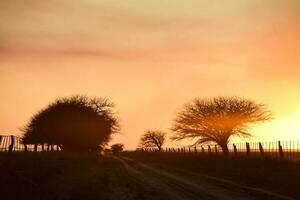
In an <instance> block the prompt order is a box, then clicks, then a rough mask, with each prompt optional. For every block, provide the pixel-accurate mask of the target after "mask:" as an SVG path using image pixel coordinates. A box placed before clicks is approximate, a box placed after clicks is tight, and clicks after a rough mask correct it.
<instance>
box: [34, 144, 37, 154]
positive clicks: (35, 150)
mask: <svg viewBox="0 0 300 200" xmlns="http://www.w3.org/2000/svg"><path fill="white" fill-rule="evenodd" d="M34 152H37V144H34Z"/></svg>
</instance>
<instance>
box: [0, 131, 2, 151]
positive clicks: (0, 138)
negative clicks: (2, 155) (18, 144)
mask: <svg viewBox="0 0 300 200" xmlns="http://www.w3.org/2000/svg"><path fill="white" fill-rule="evenodd" d="M1 141H2V135H0V151H2V147H1Z"/></svg>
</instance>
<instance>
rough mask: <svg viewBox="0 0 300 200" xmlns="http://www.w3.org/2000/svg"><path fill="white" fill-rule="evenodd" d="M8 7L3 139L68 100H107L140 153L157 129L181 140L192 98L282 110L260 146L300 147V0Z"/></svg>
mask: <svg viewBox="0 0 300 200" xmlns="http://www.w3.org/2000/svg"><path fill="white" fill-rule="evenodd" d="M0 9H1V12H0V91H1V94H0V95H1V96H0V134H16V135H19V134H21V131H20V130H19V129H20V128H21V127H22V126H24V125H25V124H26V123H27V122H28V120H29V119H30V117H31V116H32V115H33V114H34V113H36V112H37V111H38V110H39V109H41V108H43V107H44V106H46V105H47V104H48V103H49V102H51V101H53V100H54V99H56V98H57V97H63V96H70V95H73V94H84V95H89V96H105V97H108V98H110V99H111V100H112V101H113V102H115V104H116V111H117V114H118V115H119V117H120V120H121V125H122V132H123V134H122V135H118V136H116V137H114V141H113V142H121V143H124V144H125V146H126V147H127V148H128V149H134V148H135V147H136V146H137V144H138V139H139V137H140V135H141V134H142V133H143V132H144V131H145V130H147V129H162V130H165V131H168V132H170V130H169V128H170V127H171V124H172V119H173V118H174V116H175V114H176V112H177V111H178V110H179V109H180V108H181V106H182V105H183V104H184V103H186V102H188V101H190V100H192V99H193V98H195V97H214V96H240V97H245V98H250V99H253V100H256V101H257V102H262V103H265V104H267V105H268V108H269V109H270V110H271V111H272V112H273V113H274V119H273V120H272V121H271V122H267V123H265V124H262V125H258V126H257V127H255V128H254V129H253V130H252V132H253V133H254V137H253V138H252V139H251V140H252V141H277V140H300V39H299V37H300V1H299V0H288V1H287V0H263V1H262V0H224V1H220V0H205V1H204V0H188V1H182V0H172V1H170V0H169V1H168V0H148V1H147V0H128V1H124V0H101V1H99V0H77V1H74V0H49V1H40V0H26V1H25V0H1V1H0ZM248 140H249V139H248ZM168 145H179V144H178V143H175V144H174V143H173V144H170V143H169V144H168Z"/></svg>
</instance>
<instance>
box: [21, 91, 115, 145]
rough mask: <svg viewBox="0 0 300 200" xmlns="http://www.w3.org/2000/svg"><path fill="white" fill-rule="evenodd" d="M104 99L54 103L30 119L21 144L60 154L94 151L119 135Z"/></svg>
mask: <svg viewBox="0 0 300 200" xmlns="http://www.w3.org/2000/svg"><path fill="white" fill-rule="evenodd" d="M113 107H114V105H113V104H112V103H110V102H109V101H108V100H107V99H106V98H88V97H85V96H73V97H70V98H62V99H58V100H56V101H55V102H53V103H52V104H50V105H49V106H47V107H46V108H45V109H43V110H41V111H39V112H38V113H37V114H36V115H34V116H33V117H32V119H31V120H30V122H29V123H28V124H27V126H26V127H25V128H24V130H23V131H24V135H23V143H25V144H43V143H47V144H57V145H59V146H60V147H61V149H62V150H71V151H97V150H99V149H100V147H103V146H104V145H106V144H107V143H108V142H109V140H110V138H111V135H112V134H114V133H116V132H118V131H119V124H118V120H117V118H116V117H115V115H114V113H113V111H112V108H113Z"/></svg>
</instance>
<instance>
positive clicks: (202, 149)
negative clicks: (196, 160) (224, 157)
mask: <svg viewBox="0 0 300 200" xmlns="http://www.w3.org/2000/svg"><path fill="white" fill-rule="evenodd" d="M201 152H202V154H204V153H205V149H204V147H203V146H201Z"/></svg>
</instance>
